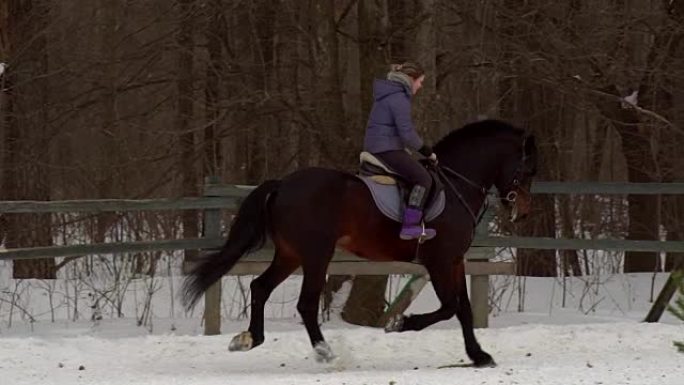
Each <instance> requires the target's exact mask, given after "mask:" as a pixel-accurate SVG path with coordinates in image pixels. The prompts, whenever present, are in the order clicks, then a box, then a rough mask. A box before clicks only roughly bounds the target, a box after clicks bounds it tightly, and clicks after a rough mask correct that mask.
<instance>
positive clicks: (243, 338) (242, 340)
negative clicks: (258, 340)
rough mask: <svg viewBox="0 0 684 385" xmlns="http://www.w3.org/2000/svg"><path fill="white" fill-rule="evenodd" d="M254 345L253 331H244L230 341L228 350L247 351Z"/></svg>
mask: <svg viewBox="0 0 684 385" xmlns="http://www.w3.org/2000/svg"><path fill="white" fill-rule="evenodd" d="M253 347H254V339H253V338H252V333H250V332H242V333H240V334H238V335H236V336H235V337H233V340H232V341H230V345H228V350H230V351H231V352H246V351H248V350H250V349H252V348H253Z"/></svg>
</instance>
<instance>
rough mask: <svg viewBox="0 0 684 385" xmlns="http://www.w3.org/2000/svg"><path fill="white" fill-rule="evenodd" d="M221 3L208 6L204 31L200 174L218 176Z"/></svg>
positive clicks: (224, 29) (224, 31)
mask: <svg viewBox="0 0 684 385" xmlns="http://www.w3.org/2000/svg"><path fill="white" fill-rule="evenodd" d="M222 5H223V2H222V1H221V0H212V1H211V2H210V6H209V9H208V14H207V17H208V18H209V22H208V25H207V31H206V41H207V50H208V53H209V63H208V65H207V71H206V88H205V114H206V120H207V123H206V126H205V128H204V141H203V142H202V147H203V148H204V151H203V153H204V156H203V160H202V165H203V167H202V169H203V172H204V174H203V176H218V175H219V173H220V171H221V170H220V169H221V164H222V159H221V154H222V151H221V139H220V127H221V123H222V122H223V121H224V119H223V118H222V111H221V109H220V107H219V104H218V101H219V100H221V99H222V95H221V90H222V89H223V86H222V85H223V82H222V79H223V78H222V75H223V74H224V73H225V66H224V64H223V63H224V62H225V58H224V57H223V50H222V37H223V36H226V34H227V26H226V19H225V15H224V14H223V7H222Z"/></svg>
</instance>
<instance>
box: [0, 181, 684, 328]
mask: <svg viewBox="0 0 684 385" xmlns="http://www.w3.org/2000/svg"><path fill="white" fill-rule="evenodd" d="M253 188H254V186H245V185H221V184H218V183H216V181H215V179H209V180H208V183H207V185H206V186H205V189H204V196H202V197H183V198H165V199H142V200H131V199H102V200H67V201H47V202H46V201H4V202H0V214H22V213H34V214H35V213H76V212H91V213H101V212H130V211H154V210H202V211H203V212H204V237H203V238H197V239H171V240H150V241H136V242H117V243H101V244H89V245H63V246H47V247H33V248H17V249H7V250H0V260H13V259H35V258H46V257H73V256H84V255H91V254H117V253H130V252H145V251H173V250H191V249H200V250H211V249H216V248H218V247H220V246H221V245H222V244H223V243H224V242H225V239H224V238H223V237H222V234H221V213H220V211H221V210H235V209H236V208H237V207H238V206H239V203H240V201H241V199H242V198H244V197H245V196H247V195H248V194H249V192H250V191H251V190H252V189H253ZM531 191H532V193H533V194H569V195H580V194H593V195H635V194H636V195H642V194H643V195H661V194H662V195H667V194H684V183H626V182H625V183H622V182H620V183H614V182H611V183H592V182H535V183H533V185H532V188H531ZM506 247H510V248H529V249H547V250H555V249H557V250H562V249H571V250H582V249H587V250H610V251H645V252H684V241H647V240H624V239H561V238H541V237H501V236H490V235H488V234H487V233H486V226H485V227H480V231H479V233H478V235H477V236H476V237H475V239H474V242H473V247H472V248H471V250H470V251H469V252H468V255H467V256H466V258H467V263H466V273H467V274H470V275H472V278H471V296H472V297H473V298H472V301H471V302H472V303H473V312H474V317H475V322H476V325H478V326H486V325H487V313H488V304H487V292H488V289H489V286H488V276H489V275H493V274H514V273H515V272H514V268H513V265H512V264H511V263H494V262H488V261H487V260H488V259H490V258H491V257H492V256H493V254H494V250H495V248H506ZM271 255H272V250H269V249H265V250H262V251H261V252H260V253H256V254H254V255H250V256H248V257H247V258H245V259H243V260H242V261H241V262H240V264H239V265H238V266H236V267H235V269H233V270H232V271H231V273H230V274H234V275H241V274H257V273H260V272H261V271H263V270H264V269H265V267H266V266H267V264H268V261H269V260H270V258H271ZM329 272H330V273H333V274H364V275H366V274H367V275H371V274H383V275H384V274H390V273H409V274H414V275H424V274H425V270H424V268H423V267H422V266H421V265H418V264H413V263H400V262H370V261H367V260H364V259H361V258H358V257H356V256H353V255H350V254H347V253H345V252H342V251H339V252H337V253H336V254H335V257H334V258H333V262H332V263H331V265H330V270H329ZM668 282H669V281H668ZM666 289H667V288H664V289H663V292H665V291H666ZM670 289H671V288H670ZM216 290H218V289H217V288H216V287H214V288H212V289H210V291H209V292H207V294H206V296H205V303H206V305H207V306H208V307H213V308H211V309H209V308H207V312H208V314H206V315H205V318H206V319H207V322H206V324H205V333H206V334H216V333H217V330H218V327H219V326H220V316H219V314H220V313H219V311H218V310H217V307H218V306H219V305H218V303H219V301H220V296H219V293H218V292H217V291H216ZM661 294H662V293H661ZM663 300H664V299H661V298H660V297H659V301H660V302H661V303H659V304H658V303H657V304H656V305H657V306H662V305H663V304H662V301H663ZM666 300H667V301H669V297H668V298H666ZM657 302H658V301H657ZM666 303H667V302H665V304H666ZM654 308H655V305H654ZM651 313H653V309H652V312H651ZM649 314H650V313H649ZM656 317H659V315H657V312H656ZM217 318H218V319H217Z"/></svg>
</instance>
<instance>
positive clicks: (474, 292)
mask: <svg viewBox="0 0 684 385" xmlns="http://www.w3.org/2000/svg"><path fill="white" fill-rule="evenodd" d="M486 199H489V198H486ZM490 203H492V202H490ZM493 216H494V214H493V212H492V210H491V209H489V210H487V211H485V212H484V214H483V215H482V221H480V223H479V224H478V226H477V228H476V229H475V234H477V235H484V236H486V235H488V234H489V222H490V221H491V219H492V217H493ZM478 248H479V249H481V250H483V251H484V252H482V253H472V254H473V257H472V258H469V259H470V260H484V261H487V260H489V259H490V258H492V257H493V256H494V248H493V247H478ZM470 306H471V308H472V310H473V326H474V327H476V328H486V327H488V326H489V275H471V276H470Z"/></svg>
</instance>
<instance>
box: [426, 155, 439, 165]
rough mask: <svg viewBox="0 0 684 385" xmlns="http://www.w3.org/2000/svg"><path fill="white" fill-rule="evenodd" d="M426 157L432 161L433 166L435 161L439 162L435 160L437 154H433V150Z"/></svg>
mask: <svg viewBox="0 0 684 385" xmlns="http://www.w3.org/2000/svg"><path fill="white" fill-rule="evenodd" d="M428 159H429V160H430V163H432V165H433V166H437V163H439V162H437V154H435V153H434V152H433V153H432V154H430V156H428Z"/></svg>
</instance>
